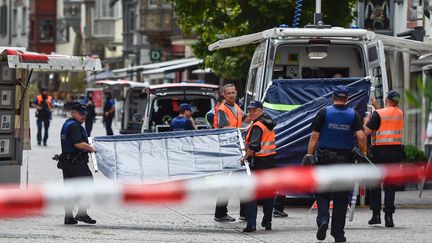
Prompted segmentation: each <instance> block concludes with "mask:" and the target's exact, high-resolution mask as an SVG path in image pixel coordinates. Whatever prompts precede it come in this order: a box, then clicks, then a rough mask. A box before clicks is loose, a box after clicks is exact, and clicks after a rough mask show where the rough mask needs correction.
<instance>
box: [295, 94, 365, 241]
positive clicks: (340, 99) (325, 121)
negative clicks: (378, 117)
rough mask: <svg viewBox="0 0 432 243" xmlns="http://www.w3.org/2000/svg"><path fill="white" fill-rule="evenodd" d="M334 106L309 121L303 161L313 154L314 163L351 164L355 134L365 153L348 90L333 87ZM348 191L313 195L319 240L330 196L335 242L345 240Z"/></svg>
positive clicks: (326, 222) (323, 235)
mask: <svg viewBox="0 0 432 243" xmlns="http://www.w3.org/2000/svg"><path fill="white" fill-rule="evenodd" d="M332 99H333V105H331V106H328V107H326V108H323V109H321V110H320V111H319V112H318V113H317V115H316V116H315V118H314V120H313V122H312V126H311V127H312V134H311V138H310V140H309V145H308V150H307V154H306V155H305V157H304V159H303V161H304V164H305V162H307V164H313V163H314V161H315V159H314V158H315V157H314V153H316V156H317V160H316V165H317V166H325V165H330V164H344V163H354V155H353V153H352V149H353V148H354V146H355V140H354V139H353V138H354V136H355V137H356V140H357V144H358V146H359V148H360V150H361V151H362V152H363V153H366V150H367V148H366V139H365V134H364V132H363V125H362V122H361V120H360V117H359V115H358V113H357V112H356V111H355V110H353V109H351V108H348V107H347V106H346V103H347V101H348V89H347V88H346V87H345V86H336V88H335V90H334V91H333V97H332ZM349 194H350V192H349V191H330V192H326V193H318V194H316V202H317V204H318V215H317V219H316V223H317V225H318V231H317V233H316V237H317V239H318V240H324V239H325V238H326V233H327V228H328V225H329V222H330V214H329V206H330V200H332V199H333V212H332V222H331V233H330V234H331V235H332V236H333V237H334V239H335V242H346V238H345V232H344V228H345V217H346V213H347V206H348V201H349Z"/></svg>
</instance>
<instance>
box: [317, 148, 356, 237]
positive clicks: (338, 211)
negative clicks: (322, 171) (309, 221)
mask: <svg viewBox="0 0 432 243" xmlns="http://www.w3.org/2000/svg"><path fill="white" fill-rule="evenodd" d="M353 162H354V156H353V155H352V153H351V151H350V150H334V149H322V150H320V149H318V162H317V165H318V166H326V165H332V164H350V163H353ZM349 195H350V191H342V192H340V191H329V192H326V193H319V194H316V195H315V198H316V202H317V205H318V215H317V218H316V223H317V226H318V227H319V226H320V225H321V224H323V223H327V224H328V223H330V213H329V208H330V200H333V211H332V221H331V232H330V234H331V235H332V236H333V237H335V238H339V237H343V236H344V235H345V231H344V228H345V217H346V213H347V207H348V202H349Z"/></svg>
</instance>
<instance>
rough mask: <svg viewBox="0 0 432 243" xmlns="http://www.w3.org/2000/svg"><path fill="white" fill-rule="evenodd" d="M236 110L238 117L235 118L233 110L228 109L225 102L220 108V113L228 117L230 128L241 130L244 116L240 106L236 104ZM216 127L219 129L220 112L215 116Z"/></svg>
mask: <svg viewBox="0 0 432 243" xmlns="http://www.w3.org/2000/svg"><path fill="white" fill-rule="evenodd" d="M234 108H235V109H236V111H237V117H236V116H235V114H234V112H232V110H231V109H230V108H228V106H227V105H226V104H225V102H224V103H222V104H221V105H220V106H219V107H218V111H223V112H224V113H225V114H226V115H227V118H228V122H229V127H233V128H239V127H241V125H242V119H243V117H242V116H243V114H242V111H241V109H240V106H238V105H237V104H234ZM214 127H215V128H219V121H218V112H216V113H215V116H214Z"/></svg>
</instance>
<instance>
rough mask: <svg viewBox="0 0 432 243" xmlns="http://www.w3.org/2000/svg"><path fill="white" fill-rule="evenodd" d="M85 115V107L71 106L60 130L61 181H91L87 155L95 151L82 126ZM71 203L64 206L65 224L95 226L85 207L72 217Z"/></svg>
mask: <svg viewBox="0 0 432 243" xmlns="http://www.w3.org/2000/svg"><path fill="white" fill-rule="evenodd" d="M86 115H87V107H86V106H85V105H82V104H81V103H79V102H74V103H73V105H72V115H71V118H69V119H67V120H66V121H65V122H64V124H63V126H62V129H61V133H60V138H61V148H62V154H61V156H60V157H61V158H60V159H61V162H60V163H61V166H60V168H61V169H62V171H63V179H64V180H65V181H67V180H69V179H71V178H88V179H90V180H93V176H92V173H91V171H90V169H89V167H88V165H87V163H88V153H90V152H93V153H94V152H96V149H95V148H94V147H92V146H91V145H89V142H88V136H87V133H86V131H85V129H84V127H83V126H82V123H83V122H84V121H85V119H86ZM74 206H75V205H73V203H67V204H66V205H65V219H64V223H65V224H68V225H69V224H77V223H78V221H81V222H84V223H87V224H95V223H96V220H94V219H92V218H91V217H90V216H89V215H88V214H87V207H85V206H79V209H78V212H77V214H76V216H75V217H74V216H73V211H74Z"/></svg>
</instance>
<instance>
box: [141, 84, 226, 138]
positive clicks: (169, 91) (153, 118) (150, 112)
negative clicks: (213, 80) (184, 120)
mask: <svg viewBox="0 0 432 243" xmlns="http://www.w3.org/2000/svg"><path fill="white" fill-rule="evenodd" d="M218 91H219V86H218V85H212V84H197V83H174V84H161V85H152V86H149V87H147V88H145V90H144V92H145V94H146V95H147V104H146V106H147V108H146V110H145V113H144V119H143V125H142V130H141V131H142V132H163V131H169V130H170V123H171V120H172V119H173V118H174V117H176V116H178V114H179V107H180V104H182V103H189V104H190V105H191V106H192V109H193V110H194V114H193V118H194V121H195V124H196V125H197V128H198V129H203V128H208V126H207V123H206V122H205V119H204V117H205V114H206V113H207V112H208V111H209V110H210V109H211V108H212V107H213V106H214V105H215V103H216V98H217V95H218Z"/></svg>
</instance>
